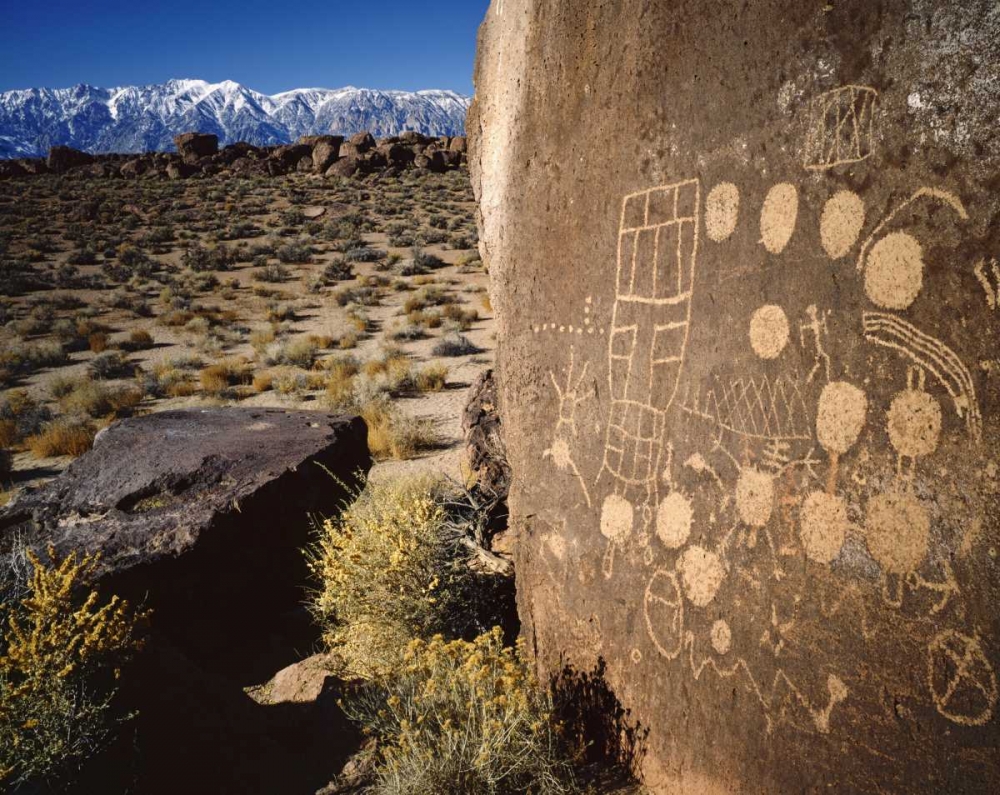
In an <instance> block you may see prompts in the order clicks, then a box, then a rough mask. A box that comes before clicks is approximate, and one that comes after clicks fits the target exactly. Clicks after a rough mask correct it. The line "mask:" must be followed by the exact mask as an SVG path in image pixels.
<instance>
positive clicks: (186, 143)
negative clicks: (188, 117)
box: [174, 132, 219, 163]
mask: <svg viewBox="0 0 1000 795" xmlns="http://www.w3.org/2000/svg"><path fill="white" fill-rule="evenodd" d="M174 146H176V147H177V152H178V154H180V156H181V157H182V158H183V159H184V162H185V163H196V162H198V160H200V159H201V158H203V157H211V156H212V155H214V154H215V153H216V152H218V151H219V136H217V135H212V134H210V133H198V132H187V133H181V134H180V135H178V136H175V137H174Z"/></svg>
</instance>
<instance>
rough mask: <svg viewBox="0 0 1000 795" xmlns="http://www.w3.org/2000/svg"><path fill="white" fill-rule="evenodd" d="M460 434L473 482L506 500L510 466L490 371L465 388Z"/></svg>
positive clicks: (494, 386)
mask: <svg viewBox="0 0 1000 795" xmlns="http://www.w3.org/2000/svg"><path fill="white" fill-rule="evenodd" d="M462 433H463V435H464V436H465V449H466V455H467V457H468V461H469V468H470V469H471V470H472V472H473V473H474V474H475V476H476V483H477V484H478V485H479V486H480V487H482V488H483V489H485V490H486V491H487V492H489V493H492V494H495V495H496V496H497V497H499V498H500V499H501V500H506V498H507V492H508V490H509V489H510V466H509V464H508V463H507V449H506V447H505V446H504V438H503V428H502V427H501V423H500V407H499V405H498V404H497V387H496V379H495V378H494V377H493V371H492V370H487V371H486V372H485V373H482V374H481V375H480V376H479V377H478V378H477V379H476V381H475V383H474V384H473V385H472V387H471V388H470V389H469V400H468V402H467V403H466V406H465V412H464V413H463V415H462Z"/></svg>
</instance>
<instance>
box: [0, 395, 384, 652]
mask: <svg viewBox="0 0 1000 795" xmlns="http://www.w3.org/2000/svg"><path fill="white" fill-rule="evenodd" d="M370 463H371V462H370V458H369V455H368V447H367V441H366V431H365V427H364V423H363V422H362V421H361V420H359V419H353V420H352V419H349V418H344V417H337V416H335V415H329V414H325V413H322V412H310V411H282V410H276V409H242V408H227V409H206V410H180V411H165V412H161V413H158V414H151V415H149V416H146V417H140V418H137V419H130V420H126V421H123V422H120V423H117V424H115V425H112V426H111V427H110V428H108V429H107V430H106V431H104V432H103V433H101V434H100V435H99V436H98V438H97V441H96V442H95V445H94V449H93V450H92V451H91V452H89V453H88V454H86V455H85V456H83V457H81V458H79V459H78V460H77V461H75V462H74V463H73V464H72V465H71V466H70V467H69V468H68V469H67V470H66V471H65V472H63V473H62V474H61V475H60V476H59V477H58V478H56V479H55V480H54V481H52V482H51V483H49V484H47V485H46V486H43V487H42V488H40V489H38V490H35V491H31V492H25V493H23V494H22V495H21V496H19V497H18V498H17V499H16V500H15V501H14V502H13V503H12V504H11V505H9V506H7V507H6V508H5V509H3V510H2V511H0V545H2V544H4V542H5V540H8V539H10V538H12V537H13V531H14V530H16V529H17V530H21V531H22V532H23V534H24V536H23V537H24V539H25V540H26V541H27V542H28V543H29V544H32V545H37V546H44V545H46V544H48V543H52V544H54V545H55V547H56V550H57V552H58V553H59V554H60V555H65V554H67V553H69V552H73V551H75V552H81V553H100V555H101V563H100V567H99V570H98V578H99V581H100V583H101V584H102V585H104V586H105V587H106V588H107V589H108V590H109V591H111V592H113V593H117V594H119V595H121V596H123V597H125V598H128V599H129V600H131V601H132V602H133V603H140V602H142V603H145V604H146V605H147V606H148V607H150V608H152V609H153V615H154V621H153V627H154V629H155V630H156V631H158V632H159V633H162V634H164V635H166V636H168V637H169V638H170V639H171V642H172V643H174V644H175V645H176V646H177V647H178V648H180V649H181V650H182V651H183V652H184V653H185V654H188V655H190V656H192V657H193V658H195V659H197V660H198V661H199V662H202V663H205V664H208V665H211V664H212V661H213V659H214V658H215V657H216V656H218V655H223V656H225V655H226V653H227V652H228V651H229V647H230V646H231V645H232V644H234V643H236V642H242V641H243V640H244V639H245V637H246V636H247V634H248V633H251V634H255V635H256V636H258V637H263V636H264V635H265V634H266V633H267V632H268V627H269V624H270V623H275V624H277V623H280V621H279V620H280V619H281V618H282V616H284V615H286V614H287V611H290V610H292V609H293V608H295V607H297V606H298V605H299V604H300V603H301V601H302V588H303V587H304V586H305V583H306V579H307V578H306V572H305V562H304V558H303V556H302V547H303V546H304V545H305V544H306V543H307V541H308V539H309V528H310V523H309V515H310V514H316V513H323V514H327V515H330V514H333V513H335V512H336V511H337V510H338V509H339V508H340V507H341V501H342V500H343V499H344V498H345V496H346V492H345V489H344V486H342V485H339V484H338V483H337V482H336V481H335V480H334V479H333V478H331V477H330V475H329V474H328V472H327V470H329V472H330V473H333V475H335V476H336V477H338V478H340V480H341V481H342V482H343V484H346V485H347V486H348V487H349V486H351V484H356V483H357V475H358V473H364V472H366V471H367V469H368V467H369V466H370Z"/></svg>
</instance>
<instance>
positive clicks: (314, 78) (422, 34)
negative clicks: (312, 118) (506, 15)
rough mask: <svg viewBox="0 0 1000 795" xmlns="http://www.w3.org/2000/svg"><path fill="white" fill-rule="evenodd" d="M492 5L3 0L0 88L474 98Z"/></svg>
mask: <svg viewBox="0 0 1000 795" xmlns="http://www.w3.org/2000/svg"><path fill="white" fill-rule="evenodd" d="M488 5H489V0H431V2H422V0H362V1H361V2H343V0H326V2H318V3H297V2H275V0H269V2H262V0H226V2H217V1H214V0H202V2H200V3H197V2H196V3H183V2H177V0H173V2H160V0H131V2H120V1H116V0H81V2H65V1H64V0H51V1H50V2H42V1H41V0H0V20H3V22H2V28H3V32H2V33H0V91H7V90H9V89H12V88H34V87H41V86H44V87H48V88H62V87H66V86H72V85H75V84H77V83H89V84H91V85H95V86H102V87H108V86H118V85H142V84H148V83H162V82H163V81H165V80H168V79H170V78H172V77H177V78H184V77H191V78H201V79H204V80H209V81H211V82H217V81H220V80H235V81H237V82H238V83H243V84H245V85H247V86H249V87H251V88H254V89H256V90H258V91H262V92H264V93H267V94H272V93H276V92H279V91H285V90H288V89H291V88H307V87H323V88H337V87H340V86H346V85H355V86H363V87H365V88H382V89H391V88H398V89H404V90H411V91H412V90H415V89H421V88H445V89H453V90H455V91H460V92H462V93H465V94H471V93H472V64H473V58H474V56H475V49H476V29H477V28H478V26H479V23H480V22H481V21H482V19H483V17H484V16H485V14H486V8H487V6H488Z"/></svg>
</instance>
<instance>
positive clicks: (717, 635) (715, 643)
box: [710, 618, 733, 654]
mask: <svg viewBox="0 0 1000 795" xmlns="http://www.w3.org/2000/svg"><path fill="white" fill-rule="evenodd" d="M710 637H711V640H712V648H713V649H715V650H716V651H717V652H718V653H719V654H726V653H728V652H729V649H730V647H731V646H732V642H733V633H732V630H730V629H729V624H727V623H726V622H725V621H723V620H722V619H721V618H720V619H719V620H718V621H716V622H715V623H714V624H712V631H711V633H710Z"/></svg>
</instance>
